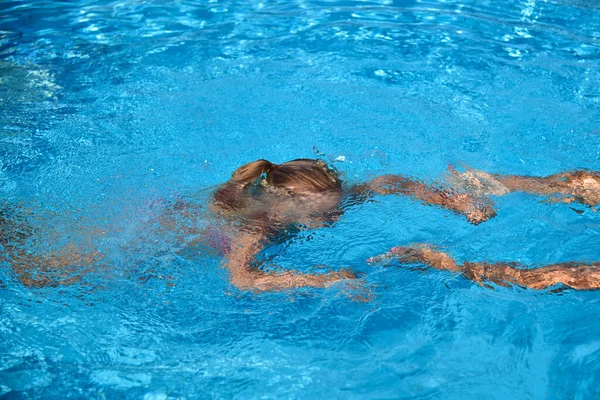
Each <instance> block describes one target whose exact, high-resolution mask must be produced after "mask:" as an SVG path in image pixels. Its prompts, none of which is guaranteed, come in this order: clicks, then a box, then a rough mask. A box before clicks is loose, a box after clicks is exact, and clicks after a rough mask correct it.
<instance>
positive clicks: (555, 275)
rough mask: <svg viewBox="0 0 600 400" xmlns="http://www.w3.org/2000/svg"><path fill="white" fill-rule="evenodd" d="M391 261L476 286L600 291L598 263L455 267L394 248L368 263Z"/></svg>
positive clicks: (437, 255)
mask: <svg viewBox="0 0 600 400" xmlns="http://www.w3.org/2000/svg"><path fill="white" fill-rule="evenodd" d="M393 259H396V260H399V261H401V262H404V263H420V264H425V265H427V266H429V267H431V268H435V269H439V270H448V271H452V272H456V273H460V274H462V275H463V276H464V277H466V278H467V279H470V280H472V281H475V282H477V283H479V284H480V285H485V284H486V283H495V284H497V285H501V286H510V285H517V286H523V287H528V288H532V289H547V288H550V287H553V286H557V285H564V286H568V287H570V288H572V289H576V290H596V289H600V263H590V264H584V263H560V264H552V265H548V266H545V267H541V268H535V269H524V268H519V265H518V264H516V263H497V264H489V263H485V262H465V263H464V264H463V265H459V264H457V263H456V261H454V259H452V257H450V256H449V255H448V254H446V253H443V252H441V251H437V250H434V249H431V248H429V247H425V246H411V247H394V248H393V249H391V250H390V251H389V252H387V253H385V254H383V255H381V256H378V257H373V258H371V259H369V260H368V262H385V261H387V260H393Z"/></svg>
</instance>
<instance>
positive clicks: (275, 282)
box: [224, 232, 356, 291]
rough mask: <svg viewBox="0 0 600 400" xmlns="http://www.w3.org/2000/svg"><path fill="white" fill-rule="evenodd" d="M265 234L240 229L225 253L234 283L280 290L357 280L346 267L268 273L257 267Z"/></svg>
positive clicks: (229, 273)
mask: <svg viewBox="0 0 600 400" xmlns="http://www.w3.org/2000/svg"><path fill="white" fill-rule="evenodd" d="M265 241H266V236H265V235H264V234H263V233H260V232H240V233H238V234H237V235H236V236H235V238H234V239H233V242H232V244H231V248H230V250H229V252H228V253H227V254H226V255H225V261H224V267H225V268H226V269H227V272H228V275H229V279H230V280H231V283H232V284H233V285H234V286H236V287H237V288H238V289H242V290H260V291H278V290H285V289H290V288H298V287H318V288H323V287H328V286H331V285H332V284H333V283H335V282H339V281H341V280H344V279H355V278H356V275H355V274H354V273H352V272H350V271H347V270H341V271H336V272H329V273H327V274H305V273H302V272H298V271H285V272H266V271H261V270H259V269H257V266H256V255H257V254H258V252H260V250H261V249H262V248H263V246H264V243H265Z"/></svg>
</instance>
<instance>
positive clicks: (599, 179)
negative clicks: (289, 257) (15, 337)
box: [0, 159, 600, 291]
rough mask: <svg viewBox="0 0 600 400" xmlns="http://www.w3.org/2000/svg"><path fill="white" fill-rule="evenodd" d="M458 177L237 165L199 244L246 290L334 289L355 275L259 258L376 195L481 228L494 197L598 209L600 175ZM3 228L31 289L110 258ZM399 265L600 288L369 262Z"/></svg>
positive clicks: (511, 279) (409, 258)
mask: <svg viewBox="0 0 600 400" xmlns="http://www.w3.org/2000/svg"><path fill="white" fill-rule="evenodd" d="M451 172H452V175H451V177H450V178H449V181H450V182H451V183H452V184H453V185H454V186H453V187H446V188H444V187H441V186H435V185H427V184H425V183H423V182H420V181H417V180H413V179H410V178H407V177H404V176H400V175H384V176H380V177H378V178H376V179H373V180H371V181H368V182H365V183H362V184H358V185H353V186H351V187H347V188H344V187H343V185H342V181H341V180H340V178H339V176H338V174H337V173H336V172H335V171H333V170H332V169H330V168H329V167H328V166H327V164H325V163H324V162H323V161H321V160H311V159H297V160H292V161H288V162H285V163H283V164H273V163H271V162H269V161H266V160H257V161H254V162H251V163H248V164H246V165H243V166H242V167H240V168H238V169H237V170H236V171H235V172H234V173H233V175H232V177H231V179H230V180H229V181H227V182H225V183H224V184H223V185H221V186H220V187H219V188H218V189H217V191H216V192H215V193H214V196H213V199H212V202H211V204H210V205H209V210H210V211H211V212H212V213H213V214H215V215H216V217H217V218H218V219H220V220H222V221H223V222H224V227H223V228H216V227H214V226H213V227H212V228H209V229H207V230H206V231H205V232H204V233H203V235H201V240H203V241H204V242H205V243H207V244H211V245H213V246H214V247H217V248H218V249H219V250H220V251H221V252H222V254H223V255H224V261H223V266H224V267H225V268H226V270H227V272H228V276H229V279H230V281H231V283H232V284H233V285H234V286H236V287H237V288H239V289H241V290H257V291H277V290H285V289H290V288H297V287H327V286H330V285H332V284H334V283H335V282H339V281H342V280H353V279H356V278H357V274H356V273H354V272H352V271H350V270H339V271H332V272H329V273H325V274H309V273H302V272H298V271H293V270H291V271H281V272H272V271H265V270H263V269H261V268H260V265H259V262H258V260H257V257H256V256H257V255H258V254H259V253H260V251H261V250H262V249H263V248H264V247H265V246H267V245H268V244H269V242H270V241H272V240H274V239H276V238H277V236H279V235H282V234H284V233H285V232H286V231H288V229H289V228H290V227H292V226H297V227H301V226H305V227H311V228H313V227H324V226H327V225H329V224H331V223H334V222H335V221H337V220H338V219H339V217H340V216H341V215H342V214H343V213H344V211H345V210H344V204H349V203H357V202H361V201H364V200H366V199H367V198H369V197H372V196H377V195H389V194H402V195H406V196H409V197H412V198H414V199H416V200H419V201H421V202H423V203H426V204H430V205H436V206H440V207H443V208H446V209H448V210H450V211H452V212H454V213H457V214H461V215H464V216H465V217H466V219H467V220H468V221H469V222H471V223H473V224H479V223H482V222H484V221H486V220H487V219H489V218H493V217H494V216H495V215H496V213H495V211H494V209H493V207H492V203H491V202H490V201H489V200H487V198H486V197H485V196H487V195H498V196H501V195H504V194H507V193H510V192H515V191H521V192H528V193H533V194H538V195H553V196H559V197H557V199H556V200H557V201H562V202H567V203H570V202H580V203H583V204H586V205H588V206H590V207H592V208H594V207H596V206H597V205H598V204H599V203H600V174H598V173H594V172H588V171H574V172H568V173H562V174H557V175H552V176H548V177H542V178H537V177H525V176H513V175H510V176H502V175H490V174H487V173H484V172H481V171H468V172H466V173H464V174H460V173H458V172H456V171H454V170H452V171H451ZM459 188H462V189H459ZM171 211H172V212H183V213H185V212H189V210H186V207H185V204H184V205H183V206H182V205H181V204H179V205H177V206H176V207H174V208H173V209H172V210H171ZM165 225H166V226H167V225H169V224H168V223H166V224H165ZM0 228H1V231H0V246H2V247H3V248H4V256H5V258H7V259H8V260H9V262H10V264H11V266H12V268H13V270H15V272H16V273H17V275H18V276H19V279H20V280H21V282H22V283H23V284H25V285H30V286H45V285H54V284H65V283H72V282H74V281H76V280H77V274H75V273H74V272H73V271H72V267H71V266H70V265H75V264H77V265H79V266H82V265H83V266H85V265H91V264H94V263H95V262H96V261H97V260H101V259H102V257H103V256H102V254H100V253H98V252H96V253H92V254H87V253H85V252H81V251H79V250H77V249H66V250H65V251H63V252H61V253H59V254H58V255H57V254H54V255H46V256H33V255H31V254H30V253H26V252H23V251H22V250H19V248H18V246H16V245H15V243H18V242H19V241H20V240H23V238H24V237H26V236H28V235H30V234H31V233H29V232H26V230H27V229H26V224H19V223H18V221H17V220H16V219H15V218H11V217H9V216H7V215H2V214H0ZM392 259H395V260H398V261H400V262H403V263H421V264H425V265H428V266H430V267H431V268H435V269H439V270H448V271H451V272H454V273H460V274H462V275H463V276H465V277H466V278H467V279H470V280H473V281H476V282H478V283H479V284H482V285H485V284H487V283H496V284H499V285H519V286H524V287H529V288H534V289H545V288H549V287H552V286H556V285H564V286H567V287H570V288H573V289H581V290H591V289H600V263H591V264H583V263H573V262H572V263H562V264H554V265H550V266H546V267H541V268H536V269H525V268H519V266H518V265H516V264H512V263H509V264H506V263H504V264H488V263H485V262H478V263H475V262H473V263H471V262H465V263H464V264H463V265H458V264H457V263H456V262H455V261H454V260H453V259H452V258H451V257H450V256H448V255H447V254H444V253H442V252H440V251H437V250H435V249H433V248H431V247H429V246H425V245H418V246H412V247H395V248H393V249H391V250H390V251H389V252H388V253H386V254H384V255H381V256H378V257H373V258H371V259H369V260H368V261H369V262H387V261H390V260H392ZM56 269H59V270H63V271H69V272H70V275H66V276H68V278H62V279H58V280H57V279H54V280H53V279H50V278H47V277H44V276H42V278H36V273H35V271H36V270H38V271H39V270H42V271H49V270H56Z"/></svg>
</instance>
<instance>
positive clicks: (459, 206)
mask: <svg viewBox="0 0 600 400" xmlns="http://www.w3.org/2000/svg"><path fill="white" fill-rule="evenodd" d="M354 192H355V193H356V194H357V195H359V196H361V195H363V196H364V195H369V194H378V195H389V194H403V195H406V196H409V197H411V198H414V199H416V200H419V201H421V202H423V203H425V204H430V205H437V206H440V207H443V208H446V209H448V210H451V211H453V212H455V213H457V214H462V215H465V216H466V217H467V220H468V221H469V222H471V223H472V224H475V225H476V224H480V223H482V222H484V221H487V220H488V219H490V218H493V217H494V216H496V212H495V211H494V209H493V206H492V203H491V202H490V201H489V200H487V199H482V198H478V197H474V196H472V195H469V194H466V193H458V192H456V191H455V190H452V189H451V188H442V187H437V186H435V185H427V184H425V183H423V182H420V181H418V180H414V179H411V178H408V177H405V176H402V175H382V176H380V177H378V178H376V179H373V180H370V181H368V182H365V183H363V184H360V185H357V186H355V187H354Z"/></svg>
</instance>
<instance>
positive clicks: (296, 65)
mask: <svg viewBox="0 0 600 400" xmlns="http://www.w3.org/2000/svg"><path fill="white" fill-rule="evenodd" d="M599 107H600V3H598V2H597V1H596V0H546V1H540V0H502V1H500V0H482V1H479V0H464V1H459V0H437V1H434V0H380V1H376V0H373V1H368V0H362V1H316V0H295V1H267V0H265V1H262V2H260V1H258V0H257V1H249V0H245V1H239V2H238V1H219V0H209V1H208V2H200V1H198V2H196V1H189V0H180V1H172V2H167V1H147V2H144V1H137V0H121V1H107V0H102V1H90V0H85V1H82V0H78V1H69V2H67V1H33V0H32V1H10V0H7V1H3V2H2V3H0V198H1V202H3V203H9V204H12V205H15V207H19V209H21V210H24V211H23V212H24V213H26V214H27V215H28V216H29V217H28V219H29V221H30V222H29V223H30V224H31V225H33V226H35V227H36V228H37V232H38V233H37V234H36V237H35V239H34V240H32V241H31V246H34V247H35V250H36V251H53V250H55V249H59V248H61V247H63V246H65V245H69V243H71V244H73V245H75V246H84V247H85V248H88V249H95V250H99V251H101V252H102V253H103V254H105V259H104V260H103V262H104V264H105V265H108V266H110V267H107V268H106V269H104V270H101V271H98V270H97V271H91V272H88V273H85V274H83V273H82V272H80V271H79V272H78V271H77V270H75V271H74V272H73V273H74V274H80V275H81V279H79V280H78V281H77V282H76V283H74V284H71V285H67V286H61V287H43V288H32V287H24V286H23V285H22V284H21V283H20V282H19V280H18V279H17V276H16V274H15V273H14V270H13V269H12V268H11V267H9V265H7V263H4V264H2V265H1V266H0V282H1V284H0V287H1V288H0V398H1V399H27V398H46V399H49V398H56V399H63V398H132V399H142V398H143V399H180V398H181V399H183V398H189V399H205V398H214V399H229V398H235V399H254V398H256V399H258V398H274V399H279V398H290V399H316V398H323V399H325V398H342V399H359V398H360V399H397V398H402V399H404V398H411V399H423V398H431V399H434V398H435V399H438V398H447V399H474V398H481V399H507V398H515V399H523V398H528V399H565V398H568V399H587V398H597V397H598V396H600V322H598V318H597V317H598V312H599V311H600V293H597V292H576V291H565V292H562V293H559V294H552V293H546V292H538V291H533V290H524V289H518V288H502V287H497V288H495V289H493V290H492V289H487V288H483V287H480V286H478V285H475V284H473V283H471V282H468V281H466V280H464V279H462V278H460V277H455V276H453V275H451V274H449V273H446V272H440V271H431V272H429V273H420V272H416V271H414V270H408V269H403V268H397V267H393V268H385V267H383V266H375V265H373V266H371V265H368V264H367V263H366V262H365V260H366V259H367V258H368V257H371V256H374V255H377V254H380V253H382V252H385V251H387V250H388V249H389V248H390V247H392V246H396V245H401V244H408V243H413V242H421V243H431V244H434V245H437V246H441V247H443V248H445V249H446V250H447V251H448V252H450V253H451V254H452V255H454V256H455V257H457V258H458V259H459V260H461V261H463V260H471V261H483V260H486V261H490V262H497V261H520V262H522V263H524V264H526V265H532V266H538V265H544V264H548V263H553V262H561V261H571V260H581V261H589V260H600V213H595V212H593V211H591V210H590V209H589V208H586V207H584V206H581V205H566V204H546V203H544V202H542V201H541V200H542V199H540V198H536V197H534V196H528V195H524V194H511V195H509V196H505V197H502V198H498V199H496V204H497V209H498V216H497V217H496V218H494V219H492V220H490V221H488V222H486V223H484V224H481V225H479V226H473V225H470V224H468V223H467V222H466V221H465V220H464V218H461V217H460V216H457V215H454V214H451V213H449V212H448V211H445V210H442V209H438V208H433V207H427V206H424V205H422V204H419V203H417V202H415V201H413V200H410V199H408V198H403V197H386V198H377V199H375V201H372V202H369V203H366V204H363V205H360V206H356V207H354V208H352V209H351V210H350V211H349V212H347V213H346V214H345V215H344V216H343V217H342V218H341V219H340V221H339V222H338V223H336V224H335V225H334V226H333V227H331V228H327V229H321V230H314V231H303V232H301V233H299V234H298V235H297V236H296V237H291V238H289V240H288V241H286V242H284V243H279V244H276V245H273V247H271V248H270V249H268V250H267V252H266V255H265V257H267V258H268V259H269V262H272V263H275V264H277V265H279V266H281V267H283V268H298V269H301V270H310V269H311V268H312V267H313V266H314V265H318V264H321V265H326V266H327V267H328V268H332V269H338V268H342V267H350V268H353V269H355V270H359V271H362V272H365V273H366V274H367V277H366V278H365V280H366V283H365V285H366V286H367V287H368V288H369V290H370V291H371V294H372V299H371V301H369V302H358V301H355V300H354V299H353V295H352V294H351V293H348V290H347V289H345V288H344V287H343V286H337V287H333V288H331V289H327V290H296V291H291V292H285V293H274V294H273V293H267V294H252V293H244V292H241V291H238V290H236V289H235V288H233V287H232V286H230V285H229V284H228V282H227V280H226V275H225V272H224V270H223V269H222V268H221V267H220V261H221V258H220V256H219V255H218V254H216V253H215V252H214V251H210V250H209V249H207V248H204V247H202V246H200V247H195V248H184V247H183V246H182V245H181V240H182V239H181V236H182V235H183V234H184V233H182V232H177V231H176V232H172V231H168V230H164V229H161V227H160V226H158V225H157V224H156V219H157V215H161V213H164V212H165V210H166V209H167V208H168V207H167V205H168V204H169V203H170V202H173V201H175V200H176V199H178V198H186V199H194V201H196V202H197V203H198V204H206V202H207V201H208V199H209V198H210V194H211V191H212V190H214V188H215V187H216V185H218V184H219V183H221V182H224V181H225V180H227V179H228V178H229V176H230V174H231V172H232V171H233V170H234V169H235V168H237V167H238V166H240V165H241V164H243V163H245V162H248V161H251V160H254V159H257V158H267V159H269V160H271V161H273V162H282V161H285V160H289V159H293V158H299V157H316V156H317V155H321V157H323V158H325V159H326V160H329V161H331V162H332V164H333V165H335V167H336V168H337V169H338V170H340V171H341V172H342V174H343V177H344V179H345V180H346V181H349V182H359V181H362V180H366V179H368V178H373V177H375V176H377V175H379V174H383V173H402V174H406V175H410V176H414V177H417V178H419V179H423V180H427V181H430V180H435V179H439V178H440V177H441V176H442V175H443V174H444V171H445V170H446V168H447V166H448V165H449V164H452V165H466V166H471V167H474V168H479V169H484V170H487V171H491V172H497V173H514V174H530V175H546V174H552V173H556V172H559V171H566V170H572V169H576V168H589V169H594V170H600V108H599ZM576 211H579V212H576ZM186 223H188V224H192V225H194V224H196V225H198V226H201V225H202V224H204V223H205V222H204V221H202V220H201V219H197V220H192V221H187V222H186Z"/></svg>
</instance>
